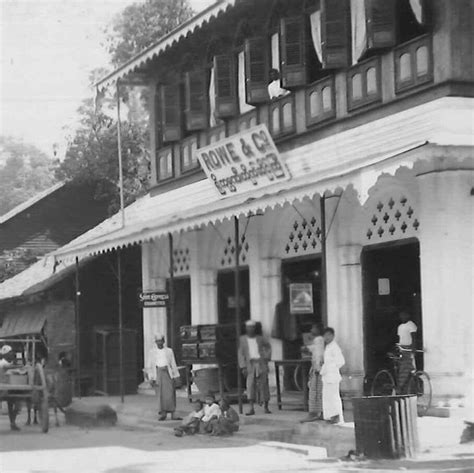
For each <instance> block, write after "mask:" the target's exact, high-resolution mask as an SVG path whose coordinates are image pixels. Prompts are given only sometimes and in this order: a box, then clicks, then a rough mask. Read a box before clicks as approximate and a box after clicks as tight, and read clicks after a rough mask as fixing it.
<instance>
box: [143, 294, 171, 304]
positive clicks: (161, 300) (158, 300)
mask: <svg viewBox="0 0 474 473" xmlns="http://www.w3.org/2000/svg"><path fill="white" fill-rule="evenodd" d="M138 300H139V302H140V307H168V302H169V300H170V295H169V294H168V293H167V292H164V291H147V292H141V293H140V294H138Z"/></svg>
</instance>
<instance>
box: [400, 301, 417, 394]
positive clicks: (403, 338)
mask: <svg viewBox="0 0 474 473" xmlns="http://www.w3.org/2000/svg"><path fill="white" fill-rule="evenodd" d="M399 316H400V320H401V322H402V323H401V324H400V325H399V326H398V329H397V334H398V344H399V346H400V354H401V357H400V364H399V367H398V387H399V389H400V391H401V392H405V388H406V386H405V385H406V383H407V381H408V378H409V377H410V373H411V372H412V371H413V370H415V352H416V341H415V334H416V332H417V331H418V327H417V326H416V325H415V323H414V322H413V321H412V320H411V316H410V313H409V312H408V311H406V310H402V311H401V312H400V314H399Z"/></svg>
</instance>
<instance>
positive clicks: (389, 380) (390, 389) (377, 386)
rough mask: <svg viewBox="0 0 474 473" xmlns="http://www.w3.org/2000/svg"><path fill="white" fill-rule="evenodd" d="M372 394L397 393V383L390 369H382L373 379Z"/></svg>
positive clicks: (387, 394) (385, 394) (390, 394)
mask: <svg viewBox="0 0 474 473" xmlns="http://www.w3.org/2000/svg"><path fill="white" fill-rule="evenodd" d="M370 394H371V396H392V395H394V394H396V384H395V380H394V379H393V376H392V374H391V373H390V371H388V370H380V371H379V372H377V374H376V375H375V378H374V380H373V381H372V387H371V390H370Z"/></svg>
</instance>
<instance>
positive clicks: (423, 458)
mask: <svg viewBox="0 0 474 473" xmlns="http://www.w3.org/2000/svg"><path fill="white" fill-rule="evenodd" d="M23 414H24V412H23ZM23 417H24V415H23ZM22 424H24V419H23V418H22V419H21V420H20V426H21V427H22V430H21V431H20V432H10V431H9V430H8V424H7V419H6V416H1V418H0V471H1V472H2V473H7V472H8V473H10V472H15V473H18V472H22V473H47V472H48V473H49V472H51V473H53V472H71V473H72V472H81V473H85V472H87V473H88V472H91V473H148V472H156V471H160V472H173V473H179V472H187V473H189V472H194V471H208V472H215V473H227V472H229V473H230V472H235V473H260V472H262V473H263V472H265V473H277V472H292V473H303V472H317V471H321V472H328V473H331V472H358V471H371V472H376V471H380V472H397V471H404V470H412V471H417V472H427V473H428V472H433V471H453V472H472V471H474V467H473V460H474V452H473V449H472V444H471V445H467V446H465V447H460V448H459V449H456V452H453V451H452V450H450V451H443V450H440V451H439V452H436V455H434V454H433V452H430V454H426V452H424V453H422V454H421V455H420V457H419V458H418V459H417V460H400V461H388V460H386V461H378V462H374V461H365V462H346V461H340V460H337V459H321V458H316V457H315V456H314V455H312V453H311V449H310V450H309V454H306V452H303V450H299V448H301V447H300V446H297V445H295V446H294V448H292V447H291V446H289V445H288V444H278V443H277V442H259V441H257V440H254V439H250V438H245V437H244V438H242V437H240V438H232V437H230V438H219V437H217V438H216V437H212V438H211V437H207V436H200V435H196V436H193V437H183V438H179V439H178V438H176V437H174V436H173V435H171V432H168V431H167V430H165V429H139V428H127V427H122V426H121V427H113V428H102V429H90V430H87V429H82V428H79V427H74V426H66V425H64V420H63V419H61V426H60V427H55V426H54V425H53V426H52V427H51V429H50V431H49V433H48V434H43V433H41V431H40V429H39V427H37V426H31V427H27V426H24V425H22ZM244 428H245V426H244ZM315 450H317V449H315Z"/></svg>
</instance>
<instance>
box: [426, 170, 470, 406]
mask: <svg viewBox="0 0 474 473" xmlns="http://www.w3.org/2000/svg"><path fill="white" fill-rule="evenodd" d="M473 177H474V173H473V172H472V171H444V172H443V171H442V172H431V173H427V174H423V175H419V176H418V177H417V179H418V182H419V195H420V214H419V215H420V230H419V231H420V266H421V287H422V289H421V296H422V316H423V339H424V348H425V357H424V359H425V370H426V371H427V372H428V373H429V375H430V376H431V380H432V384H433V395H434V398H435V400H437V401H439V400H443V401H444V400H447V399H449V398H456V397H464V396H469V397H470V398H471V399H472V397H471V396H472V386H473V379H472V376H473V358H474V357H473V356H472V346H473V342H474V340H473V313H474V312H473V309H474V305H473V264H474V257H473V255H474V218H473V215H474V212H473V210H474V209H473V203H474V197H473V196H472V195H471V192H472V188H473Z"/></svg>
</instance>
